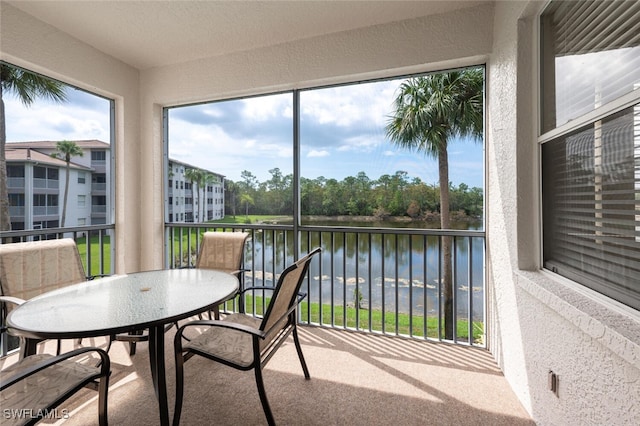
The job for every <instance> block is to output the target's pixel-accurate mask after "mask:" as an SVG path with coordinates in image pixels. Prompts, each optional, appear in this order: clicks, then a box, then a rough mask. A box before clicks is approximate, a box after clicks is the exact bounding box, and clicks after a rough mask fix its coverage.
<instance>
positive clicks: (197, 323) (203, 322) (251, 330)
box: [176, 320, 267, 339]
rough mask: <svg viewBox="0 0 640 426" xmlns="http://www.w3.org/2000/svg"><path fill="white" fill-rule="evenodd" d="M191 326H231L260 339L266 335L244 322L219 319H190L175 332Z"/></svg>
mask: <svg viewBox="0 0 640 426" xmlns="http://www.w3.org/2000/svg"><path fill="white" fill-rule="evenodd" d="M191 326H194V327H195V326H208V327H223V328H231V329H234V330H237V331H240V332H243V333H247V334H252V335H254V336H257V337H260V338H261V339H264V338H265V337H266V335H267V334H266V333H265V332H264V331H262V330H258V329H257V328H253V327H249V326H246V325H244V324H238V323H236V322H231V321H220V320H197V321H191V322H188V323H186V324H185V325H183V326H182V327H180V328H179V329H178V332H177V333H176V334H180V335H181V334H182V332H183V331H184V329H185V328H186V327H191Z"/></svg>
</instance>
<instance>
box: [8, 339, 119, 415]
mask: <svg viewBox="0 0 640 426" xmlns="http://www.w3.org/2000/svg"><path fill="white" fill-rule="evenodd" d="M90 352H93V353H97V354H98V356H99V357H100V363H99V367H93V366H90V365H86V364H84V363H82V361H83V360H85V359H87V358H88V357H87V355H88V354H89V353H90ZM110 368H111V366H110V361H109V356H108V355H107V353H106V352H105V351H104V350H102V349H99V348H94V347H84V348H80V349H76V350H73V351H71V352H67V353H65V354H62V355H57V356H53V355H50V354H38V355H32V356H28V357H26V358H24V359H22V360H20V361H18V362H17V363H16V364H13V365H11V366H10V367H8V368H6V369H4V370H2V371H0V406H1V407H2V411H3V421H2V424H3V425H7V426H9V425H32V424H35V423H37V422H38V421H39V420H41V419H43V418H45V417H48V416H52V415H55V416H56V417H58V416H61V415H62V412H56V411H55V410H54V409H55V408H56V407H58V406H59V405H60V404H62V403H63V402H64V401H65V400H67V399H68V398H70V397H71V396H73V395H74V394H75V393H76V392H78V391H79V390H80V389H82V388H83V387H91V388H93V389H96V390H97V391H98V421H99V424H100V425H101V426H102V425H105V426H106V425H107V393H108V389H109V374H110Z"/></svg>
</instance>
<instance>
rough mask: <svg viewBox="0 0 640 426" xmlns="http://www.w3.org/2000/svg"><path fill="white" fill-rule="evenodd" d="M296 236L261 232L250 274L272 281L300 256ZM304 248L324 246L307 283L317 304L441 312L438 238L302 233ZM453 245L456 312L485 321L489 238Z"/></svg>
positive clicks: (249, 265)
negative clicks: (296, 253) (485, 279)
mask: <svg viewBox="0 0 640 426" xmlns="http://www.w3.org/2000/svg"><path fill="white" fill-rule="evenodd" d="M369 232H375V231H373V230H370V231H369ZM293 241H294V240H293V232H292V231H280V230H279V231H275V232H271V231H266V232H263V231H258V232H256V234H255V236H254V238H253V239H252V242H251V243H250V246H251V247H250V252H249V253H248V254H247V256H246V258H245V262H246V265H247V268H249V269H253V270H254V271H255V272H254V273H252V274H249V275H248V276H247V279H248V280H253V281H254V282H255V284H259V285H263V284H264V285H273V284H274V282H275V281H274V280H277V277H278V274H279V273H280V272H281V271H282V270H283V269H284V268H285V267H286V265H288V264H289V263H291V262H293V257H292V255H291V254H292V253H293V251H294V249H293ZM300 246H301V247H311V248H313V247H318V246H319V247H322V249H323V251H322V256H321V262H314V263H312V265H311V268H310V271H309V280H308V281H307V284H306V285H305V288H304V289H303V291H305V292H307V294H308V298H309V299H308V300H309V301H311V302H317V303H323V304H333V305H348V306H355V304H356V301H359V304H360V306H361V307H362V308H366V309H378V310H384V311H387V312H388V311H392V312H395V311H396V310H397V311H398V312H401V313H412V314H414V315H425V316H428V315H429V316H433V315H440V311H439V308H438V292H439V291H440V290H441V289H440V287H441V286H440V283H441V259H440V253H441V241H440V237H439V236H435V235H422V234H414V235H411V234H381V233H374V234H370V233H367V232H366V231H365V232H302V233H301V241H300ZM454 247H455V251H454V258H453V269H454V272H453V274H454V275H453V276H454V282H455V289H456V291H455V299H456V300H455V302H456V306H457V309H456V312H457V315H458V316H459V317H462V318H466V317H467V316H468V315H470V316H471V317H472V318H473V319H474V320H477V321H480V320H482V319H483V317H484V266H483V265H484V238H483V237H475V236H474V237H472V236H461V237H454ZM303 251H304V250H303ZM470 289H471V291H470ZM469 307H471V312H469Z"/></svg>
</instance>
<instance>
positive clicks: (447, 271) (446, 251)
mask: <svg viewBox="0 0 640 426" xmlns="http://www.w3.org/2000/svg"><path fill="white" fill-rule="evenodd" d="M442 145H443V146H442V147H441V148H440V149H439V152H438V173H439V177H440V228H441V229H449V228H450V226H449V158H448V153H447V144H446V143H444V144H442ZM451 243H452V241H451V237H449V236H443V237H442V281H441V282H442V298H443V303H444V306H443V310H444V335H445V339H448V340H451V339H453V330H454V326H455V324H454V321H453V317H454V315H453V309H454V306H453V280H452V278H453V277H452V275H453V274H452V268H451V245H452V244H451Z"/></svg>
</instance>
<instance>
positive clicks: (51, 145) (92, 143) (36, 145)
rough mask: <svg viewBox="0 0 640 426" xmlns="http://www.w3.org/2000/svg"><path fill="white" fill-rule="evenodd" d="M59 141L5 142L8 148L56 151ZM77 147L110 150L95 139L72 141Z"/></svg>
mask: <svg viewBox="0 0 640 426" xmlns="http://www.w3.org/2000/svg"><path fill="white" fill-rule="evenodd" d="M58 142H60V141H25V142H7V149H9V148H31V149H56V144H57V143H58ZM72 142H75V143H76V145H78V147H80V148H83V149H111V145H109V144H108V143H106V142H102V141H99V140H97V139H88V140H74V141H72Z"/></svg>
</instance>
